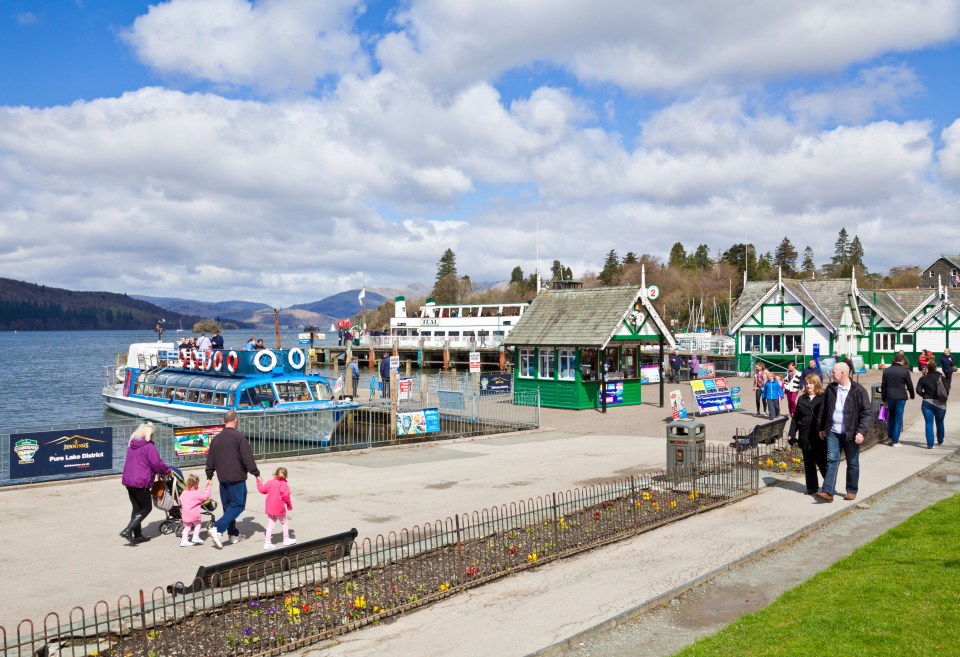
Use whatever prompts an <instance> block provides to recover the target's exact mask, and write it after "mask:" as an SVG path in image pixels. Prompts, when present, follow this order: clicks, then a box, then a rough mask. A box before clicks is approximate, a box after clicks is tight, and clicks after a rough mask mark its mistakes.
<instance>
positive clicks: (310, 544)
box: [167, 528, 357, 595]
mask: <svg viewBox="0 0 960 657" xmlns="http://www.w3.org/2000/svg"><path fill="white" fill-rule="evenodd" d="M356 538H357V530H356V528H354V529H351V530H350V531H346V532H341V533H339V534H333V535H331V536H326V537H324V538H316V539H313V540H312V541H304V542H303V543H295V544H293V545H278V546H277V547H276V548H275V549H273V550H270V551H269V552H266V551H265V552H264V553H262V554H254V555H251V556H249V557H241V558H239V559H233V560H232V561H224V562H223V563H218V564H214V565H212V566H200V567H199V568H198V569H197V574H196V575H195V576H194V578H193V581H192V582H191V583H190V584H184V583H183V582H177V583H176V584H171V585H170V586H168V587H167V593H170V594H172V595H183V594H187V593H196V592H197V591H201V590H203V589H204V588H222V587H226V586H231V585H233V584H237V583H239V582H245V581H249V580H256V579H260V578H262V577H265V576H267V575H270V574H273V573H276V572H282V571H287V570H290V569H291V568H299V567H302V566H309V565H313V564H318V563H323V562H329V561H335V560H337V559H342V558H343V557H346V556H349V555H350V550H351V549H352V548H353V543H354V541H355V540H356Z"/></svg>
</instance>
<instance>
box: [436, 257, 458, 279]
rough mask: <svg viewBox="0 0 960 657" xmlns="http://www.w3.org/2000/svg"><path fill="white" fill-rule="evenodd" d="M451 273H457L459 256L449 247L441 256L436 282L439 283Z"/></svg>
mask: <svg viewBox="0 0 960 657" xmlns="http://www.w3.org/2000/svg"><path fill="white" fill-rule="evenodd" d="M449 274H453V275H454V276H456V275H457V256H456V254H455V253H454V252H453V249H447V250H446V251H444V252H443V255H442V256H440V262H438V263H437V279H436V282H437V283H439V282H440V279H441V278H443V277H444V276H447V275H449Z"/></svg>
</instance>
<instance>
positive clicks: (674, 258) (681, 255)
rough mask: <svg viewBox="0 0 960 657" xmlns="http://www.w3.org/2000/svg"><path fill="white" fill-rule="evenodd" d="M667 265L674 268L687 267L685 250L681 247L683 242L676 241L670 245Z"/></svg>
mask: <svg viewBox="0 0 960 657" xmlns="http://www.w3.org/2000/svg"><path fill="white" fill-rule="evenodd" d="M667 266H668V267H673V268H675V269H685V268H686V267H687V250H686V249H685V248H683V244H681V243H680V242H676V243H674V245H673V246H672V247H670V260H669V261H668V262H667Z"/></svg>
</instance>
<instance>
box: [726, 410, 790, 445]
mask: <svg viewBox="0 0 960 657" xmlns="http://www.w3.org/2000/svg"><path fill="white" fill-rule="evenodd" d="M787 419H788V418H787V417H786V416H785V415H784V416H781V417H778V418H777V419H776V420H770V421H769V422H761V423H760V424H758V425H756V426H755V427H754V428H753V431H751V432H750V433H745V434H741V433H740V432H739V430H738V431H737V435H735V436H734V437H733V442H732V443H730V447H734V448H736V450H737V451H738V452H742V451H744V450H746V449H753V448H754V447H756V446H757V445H772V444H773V443H775V442H777V441H778V440H780V439H781V438H783V430H784V429H785V428H786V427H787Z"/></svg>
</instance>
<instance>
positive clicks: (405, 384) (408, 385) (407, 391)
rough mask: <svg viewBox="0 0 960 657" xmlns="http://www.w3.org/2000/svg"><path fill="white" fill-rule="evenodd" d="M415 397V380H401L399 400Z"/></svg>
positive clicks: (399, 381)
mask: <svg viewBox="0 0 960 657" xmlns="http://www.w3.org/2000/svg"><path fill="white" fill-rule="evenodd" d="M411 395H413V379H399V380H398V382H397V399H398V400H404V399H410V397H411Z"/></svg>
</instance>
